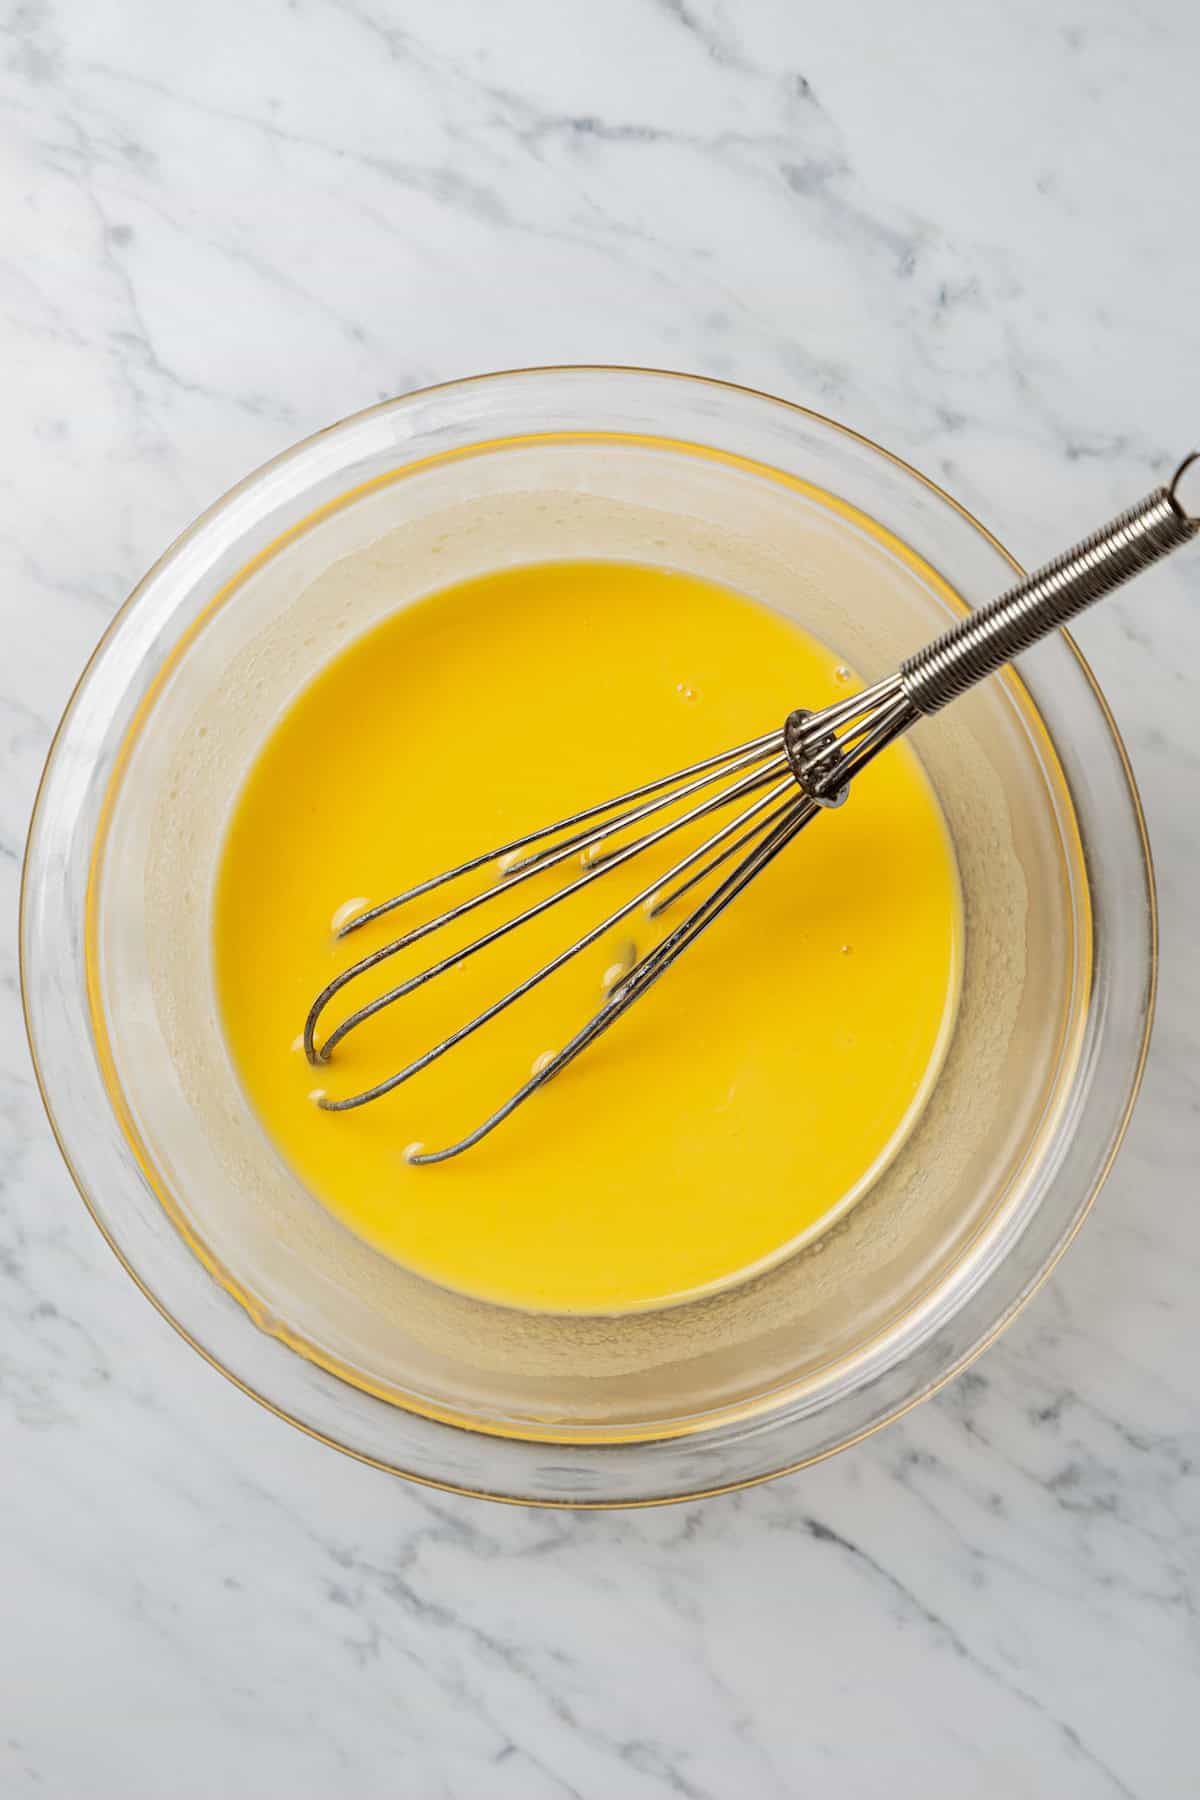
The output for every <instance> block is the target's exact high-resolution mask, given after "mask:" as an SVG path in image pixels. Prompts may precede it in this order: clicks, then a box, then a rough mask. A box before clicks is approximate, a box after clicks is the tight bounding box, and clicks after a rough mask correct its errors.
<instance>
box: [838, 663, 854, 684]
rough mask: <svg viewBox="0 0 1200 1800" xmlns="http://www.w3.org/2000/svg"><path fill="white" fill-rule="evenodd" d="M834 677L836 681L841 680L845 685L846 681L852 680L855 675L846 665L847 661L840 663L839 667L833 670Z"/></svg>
mask: <svg viewBox="0 0 1200 1800" xmlns="http://www.w3.org/2000/svg"><path fill="white" fill-rule="evenodd" d="M833 679H834V680H835V681H840V682H841V683H842V686H843V687H844V686H845V685H846V683H847V682H848V681H852V680H853V679H854V677H853V676H852V675H851V673H850V670H849V669H848V668H847V667H846V665H845V663H839V664H838V666H837V668H836V669H835V670H834V671H833Z"/></svg>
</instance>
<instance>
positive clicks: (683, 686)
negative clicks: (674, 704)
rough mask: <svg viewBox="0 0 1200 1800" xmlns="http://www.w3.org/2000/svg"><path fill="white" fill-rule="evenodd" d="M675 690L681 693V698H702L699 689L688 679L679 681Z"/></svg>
mask: <svg viewBox="0 0 1200 1800" xmlns="http://www.w3.org/2000/svg"><path fill="white" fill-rule="evenodd" d="M675 692H676V693H677V694H678V695H679V697H680V699H681V700H698V699H699V698H700V694H699V691H698V690H697V689H696V688H694V687H692V686H691V685H690V684H689V683H688V682H686V681H677V682H676V683H675Z"/></svg>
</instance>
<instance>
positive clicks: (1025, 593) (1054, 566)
mask: <svg viewBox="0 0 1200 1800" xmlns="http://www.w3.org/2000/svg"><path fill="white" fill-rule="evenodd" d="M1198 459H1200V452H1197V453H1196V455H1193V456H1189V457H1188V458H1187V459H1186V461H1185V462H1183V463H1182V464H1181V465H1180V467H1179V469H1178V470H1177V471H1176V473H1175V477H1174V479H1173V480H1172V482H1171V484H1170V486H1169V487H1165V488H1156V489H1155V490H1154V492H1153V493H1152V494H1148V495H1147V496H1146V498H1145V499H1144V500H1143V501H1142V502H1141V503H1140V505H1138V506H1132V507H1130V508H1129V510H1128V511H1127V512H1123V513H1121V515H1120V516H1119V517H1118V518H1116V519H1114V520H1113V521H1112V523H1111V524H1109V525H1105V526H1104V527H1103V528H1102V529H1101V530H1100V531H1095V532H1093V533H1092V535H1091V537H1088V538H1084V540H1083V542H1082V543H1080V544H1076V546H1075V548H1074V549H1073V550H1067V551H1065V552H1064V553H1063V555H1061V556H1056V557H1055V558H1054V561H1053V562H1048V563H1047V564H1046V565H1045V567H1044V568H1041V569H1038V570H1036V571H1035V573H1034V574H1032V575H1029V576H1027V577H1026V578H1025V580H1024V581H1020V582H1018V583H1017V585H1016V587H1013V588H1010V589H1009V590H1008V592H1007V593H1004V594H1001V595H1000V597H999V599H998V600H993V601H992V602H991V603H990V605H988V606H984V607H981V608H980V609H979V610H978V611H977V612H973V613H972V614H971V615H970V617H969V618H966V619H963V620H962V621H961V623H959V624H958V625H954V626H952V627H951V628H950V630H949V631H945V632H943V633H942V635H941V637H939V638H936V639H935V640H934V642H933V643H932V644H926V646H925V648H924V649H923V650H918V651H917V653H916V654H915V656H910V657H909V658H908V660H907V662H905V663H903V664H902V665H901V669H900V681H901V685H902V687H903V689H904V692H905V694H906V695H907V697H908V699H909V700H910V701H911V702H912V704H913V705H914V706H915V707H916V708H917V710H918V712H921V713H934V712H937V711H938V710H939V708H940V707H943V706H945V705H947V704H948V702H949V701H951V700H954V699H956V698H957V697H958V695H959V694H964V693H966V691H967V689H968V688H970V687H974V685H975V683H976V682H977V681H982V680H983V679H984V677H985V676H987V675H991V674H994V673H995V671H996V670H997V669H999V668H1002V667H1003V666H1004V664H1005V663H1007V662H1011V661H1012V659H1013V657H1014V656H1019V655H1020V654H1021V652H1022V651H1023V650H1028V649H1029V647H1030V645H1032V644H1035V643H1037V641H1038V639H1039V638H1043V637H1046V636H1047V635H1048V634H1049V633H1050V632H1051V631H1055V630H1057V628H1058V627H1059V626H1060V625H1065V624H1066V623H1067V621H1068V620H1069V619H1073V618H1074V617H1075V616H1076V614H1077V613H1081V612H1082V611H1083V610H1084V608H1085V607H1088V606H1091V605H1093V604H1094V602H1095V601H1097V600H1100V599H1102V598H1103V597H1104V595H1105V594H1110V593H1112V591H1113V589H1114V588H1118V587H1120V586H1121V585H1122V583H1123V582H1126V581H1129V580H1130V579H1131V577H1133V576H1134V575H1137V574H1139V573H1140V572H1141V571H1142V570H1143V569H1146V568H1149V567H1150V565H1151V563H1155V562H1157V561H1158V560H1159V558H1160V557H1163V556H1167V555H1169V554H1170V552H1171V551H1172V550H1177V549H1178V548H1179V546H1180V545H1181V544H1185V543H1187V542H1188V540H1189V539H1190V538H1192V537H1194V536H1195V535H1196V533H1197V532H1198V531H1200V519H1197V518H1192V517H1190V516H1189V515H1188V513H1187V512H1186V511H1185V510H1184V508H1183V506H1182V505H1181V504H1180V502H1179V500H1178V499H1177V498H1176V489H1177V486H1178V483H1179V478H1180V476H1181V475H1182V474H1183V472H1184V470H1185V469H1187V468H1188V467H1189V466H1190V465H1191V464H1192V463H1194V462H1196V461H1197V460H1198Z"/></svg>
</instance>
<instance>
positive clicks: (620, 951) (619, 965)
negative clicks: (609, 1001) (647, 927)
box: [600, 938, 637, 994]
mask: <svg viewBox="0 0 1200 1800" xmlns="http://www.w3.org/2000/svg"><path fill="white" fill-rule="evenodd" d="M636 961H637V945H636V944H635V943H634V941H633V939H632V938H628V939H627V940H626V941H625V943H623V944H620V945H618V947H617V950H616V953H615V954H614V956H613V960H612V962H610V963H609V965H608V967H607V969H605V971H604V973H603V975H602V976H601V977H600V986H601V987H602V988H603V989H604V992H605V993H606V994H611V992H612V990H613V989H614V988H615V987H616V985H617V983H618V982H619V981H624V979H625V977H626V976H627V975H628V974H629V972H630V970H631V969H632V968H633V965H634V963H636Z"/></svg>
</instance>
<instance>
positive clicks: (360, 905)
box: [329, 894, 371, 935]
mask: <svg viewBox="0 0 1200 1800" xmlns="http://www.w3.org/2000/svg"><path fill="white" fill-rule="evenodd" d="M370 904H371V902H370V901H369V900H365V899H364V898H363V896H362V895H361V894H356V895H355V897H354V899H353V900H344V901H343V902H342V904H341V905H340V906H339V907H338V909H337V911H336V912H335V913H334V915H333V917H332V919H330V921H329V929H330V930H331V931H332V932H333V933H334V934H335V935H336V934H337V933H338V932H339V931H340V930H341V929H342V927H343V926H344V925H348V924H349V923H350V921H351V919H356V918H357V917H358V915H359V913H365V912H366V910H367V908H368V907H369V906H370Z"/></svg>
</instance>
